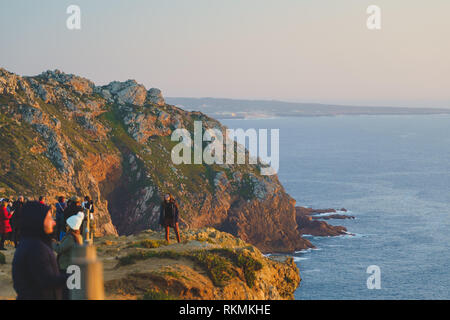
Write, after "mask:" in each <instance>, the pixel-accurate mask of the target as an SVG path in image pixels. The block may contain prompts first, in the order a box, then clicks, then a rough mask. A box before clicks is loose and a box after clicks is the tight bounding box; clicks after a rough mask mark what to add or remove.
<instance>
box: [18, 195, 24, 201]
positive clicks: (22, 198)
mask: <svg viewBox="0 0 450 320" xmlns="http://www.w3.org/2000/svg"><path fill="white" fill-rule="evenodd" d="M17 200H18V201H19V202H24V201H25V198H24V197H23V196H19V198H17Z"/></svg>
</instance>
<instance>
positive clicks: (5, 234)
mask: <svg viewBox="0 0 450 320" xmlns="http://www.w3.org/2000/svg"><path fill="white" fill-rule="evenodd" d="M24 203H25V198H24V197H23V196H20V197H19V198H18V199H17V200H16V201H13V200H12V199H5V198H3V199H0V236H1V240H0V250H6V247H5V241H6V240H12V241H13V242H14V246H15V247H17V243H18V241H19V237H20V220H21V216H22V207H23V204H24Z"/></svg>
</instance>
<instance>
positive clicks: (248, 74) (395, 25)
mask: <svg viewBox="0 0 450 320" xmlns="http://www.w3.org/2000/svg"><path fill="white" fill-rule="evenodd" d="M70 4H76V5H79V6H80V8H81V30H69V29H67V28H66V20H67V18H68V16H69V15H68V14H66V8H67V7H68V6H69V5H70ZM371 4H375V5H378V6H379V7H380V8H381V10H382V11H381V13H382V29H381V30H377V31H373V30H372V31H371V30H368V29H367V27H366V20H367V17H368V14H367V13H366V9H367V7H368V6H369V5H371ZM0 66H2V67H4V68H6V69H8V70H9V71H12V72H14V73H18V74H21V75H35V74H38V73H41V72H42V71H44V70H47V69H60V70H62V71H64V72H66V73H74V74H78V75H81V76H84V77H87V78H89V79H91V80H93V81H94V82H95V83H96V84H105V83H108V82H110V81H112V80H127V79H136V80H137V81H138V82H140V83H143V84H144V85H145V86H146V87H147V88H149V87H159V88H160V89H161V90H162V91H163V94H164V95H165V96H185V97H207V96H208V97H226V98H246V99H247V98H248V99H278V100H288V101H300V102H324V103H339V104H359V105H395V106H435V107H450V1H449V0H429V1H424V0H371V1H366V0H339V1H337V0H153V1H149V0H142V1H133V0H122V1H118V0H115V1H112V0H89V1H80V0H71V1H65V0H53V1H35V0H28V1H25V0H0Z"/></svg>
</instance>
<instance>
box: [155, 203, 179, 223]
mask: <svg viewBox="0 0 450 320" xmlns="http://www.w3.org/2000/svg"><path fill="white" fill-rule="evenodd" d="M177 222H178V206H177V204H176V203H175V202H174V201H169V202H167V201H163V202H162V203H161V208H160V210H159V224H160V225H162V226H163V227H167V226H170V227H175V223H177Z"/></svg>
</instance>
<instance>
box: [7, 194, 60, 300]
mask: <svg viewBox="0 0 450 320" xmlns="http://www.w3.org/2000/svg"><path fill="white" fill-rule="evenodd" d="M48 210H49V207H47V206H45V205H43V204H39V203H38V202H35V201H32V202H28V203H27V204H25V205H24V207H23V212H22V214H23V221H22V240H21V241H20V243H19V245H18V247H17V249H16V252H15V253H14V258H13V262H12V278H13V286H14V290H15V291H16V292H17V299H18V300H49V299H50V300H54V299H56V300H59V299H61V298H62V289H63V288H64V286H65V285H66V279H67V275H62V274H60V273H59V268H58V264H57V262H56V257H55V253H54V252H53V250H52V247H51V238H50V236H49V235H46V234H45V233H44V229H43V223H44V219H45V216H46V214H47V212H48Z"/></svg>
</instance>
